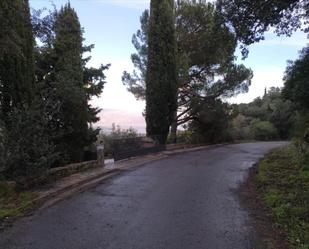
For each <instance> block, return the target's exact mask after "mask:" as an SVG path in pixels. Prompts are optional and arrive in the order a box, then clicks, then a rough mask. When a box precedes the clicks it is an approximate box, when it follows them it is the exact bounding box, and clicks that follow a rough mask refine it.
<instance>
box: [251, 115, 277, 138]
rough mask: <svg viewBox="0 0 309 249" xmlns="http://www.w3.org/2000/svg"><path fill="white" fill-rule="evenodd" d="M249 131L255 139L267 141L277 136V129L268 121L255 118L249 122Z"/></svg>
mask: <svg viewBox="0 0 309 249" xmlns="http://www.w3.org/2000/svg"><path fill="white" fill-rule="evenodd" d="M250 133H251V135H252V137H253V138H254V139H256V140H261V141H269V140H274V139H277V138H278V131H277V129H276V128H275V126H274V125H273V124H272V123H270V122H269V121H260V120H258V119H255V120H253V121H252V122H251V124H250Z"/></svg>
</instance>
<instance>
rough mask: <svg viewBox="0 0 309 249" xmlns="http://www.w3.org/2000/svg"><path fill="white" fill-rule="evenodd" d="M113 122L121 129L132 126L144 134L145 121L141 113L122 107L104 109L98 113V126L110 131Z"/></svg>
mask: <svg viewBox="0 0 309 249" xmlns="http://www.w3.org/2000/svg"><path fill="white" fill-rule="evenodd" d="M113 124H116V125H120V127H121V128H122V129H128V128H131V127H132V128H134V129H135V130H137V131H138V132H139V133H142V134H145V131H146V123H145V119H144V117H143V115H142V113H139V112H134V111H126V110H122V109H104V110H103V111H102V112H101V113H100V121H99V122H98V123H97V124H96V126H100V127H102V128H103V130H105V131H110V130H111V127H112V125H113Z"/></svg>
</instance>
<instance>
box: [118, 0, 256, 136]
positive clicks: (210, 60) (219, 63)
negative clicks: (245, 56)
mask: <svg viewBox="0 0 309 249" xmlns="http://www.w3.org/2000/svg"><path fill="white" fill-rule="evenodd" d="M175 12H176V17H175V18H176V20H177V21H176V35H177V47H178V50H177V60H178V71H177V72H178V103H177V105H178V110H177V113H176V114H177V115H175V116H174V124H173V126H174V129H173V131H174V132H175V133H176V130H177V126H179V125H182V124H185V123H187V122H188V121H190V120H192V118H193V115H194V111H192V110H194V109H196V108H194V105H192V103H194V102H198V100H201V99H217V98H220V97H230V96H232V95H235V94H238V93H240V92H246V91H247V90H248V87H249V85H250V82H251V78H252V76H253V75H252V71H251V70H249V69H247V68H245V67H244V66H243V65H235V63H234V59H235V58H234V51H235V48H236V46H237V41H236V39H235V36H234V34H233V33H232V32H230V30H229V28H228V27H227V26H226V25H225V23H224V20H223V19H222V18H221V17H220V15H219V14H218V12H217V11H216V9H215V6H214V4H212V3H205V2H203V1H200V2H192V1H185V0H182V1H178V2H177V5H176V10H175ZM140 20H141V29H140V30H138V31H137V32H136V34H134V35H133V39H132V42H133V45H134V47H135V48H136V50H137V53H135V54H132V56H131V60H132V62H133V64H134V66H135V70H134V71H133V72H132V74H130V73H128V72H124V74H123V77H122V80H123V83H124V85H126V86H127V89H128V90H129V91H130V92H131V93H133V94H134V96H135V97H136V98H137V99H145V88H146V87H145V72H146V68H147V53H148V46H147V41H148V31H149V12H148V11H147V10H146V11H144V13H143V14H142V16H141V19H140ZM175 128H176V129H175Z"/></svg>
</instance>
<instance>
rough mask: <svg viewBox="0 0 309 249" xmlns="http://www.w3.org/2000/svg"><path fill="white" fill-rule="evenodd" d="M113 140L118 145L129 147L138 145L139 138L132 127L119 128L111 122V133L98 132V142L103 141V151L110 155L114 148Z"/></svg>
mask: <svg viewBox="0 0 309 249" xmlns="http://www.w3.org/2000/svg"><path fill="white" fill-rule="evenodd" d="M115 141H116V142H117V146H118V147H119V146H120V147H129V148H130V149H132V148H134V147H137V146H139V145H140V138H139V137H138V134H137V131H136V130H134V129H133V128H129V129H121V127H120V126H116V125H115V124H113V126H112V131H111V133H105V132H103V131H101V132H100V134H99V136H98V142H99V143H100V142H103V144H104V152H105V154H106V155H108V156H112V155H113V152H114V150H115Z"/></svg>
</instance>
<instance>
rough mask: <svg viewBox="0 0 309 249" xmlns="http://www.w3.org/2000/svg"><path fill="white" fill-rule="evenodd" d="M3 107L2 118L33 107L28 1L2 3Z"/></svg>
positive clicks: (0, 98)
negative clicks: (17, 110) (30, 106)
mask: <svg viewBox="0 0 309 249" xmlns="http://www.w3.org/2000/svg"><path fill="white" fill-rule="evenodd" d="M0 23H1V32H0V108H1V116H2V118H7V116H8V115H9V114H10V113H11V112H12V110H13V109H14V108H26V107H28V106H29V105H31V102H32V100H33V97H34V94H35V86H34V59H33V47H34V39H33V34H32V26H31V20H30V11H29V3H28V0H14V1H11V0H1V1H0Z"/></svg>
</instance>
